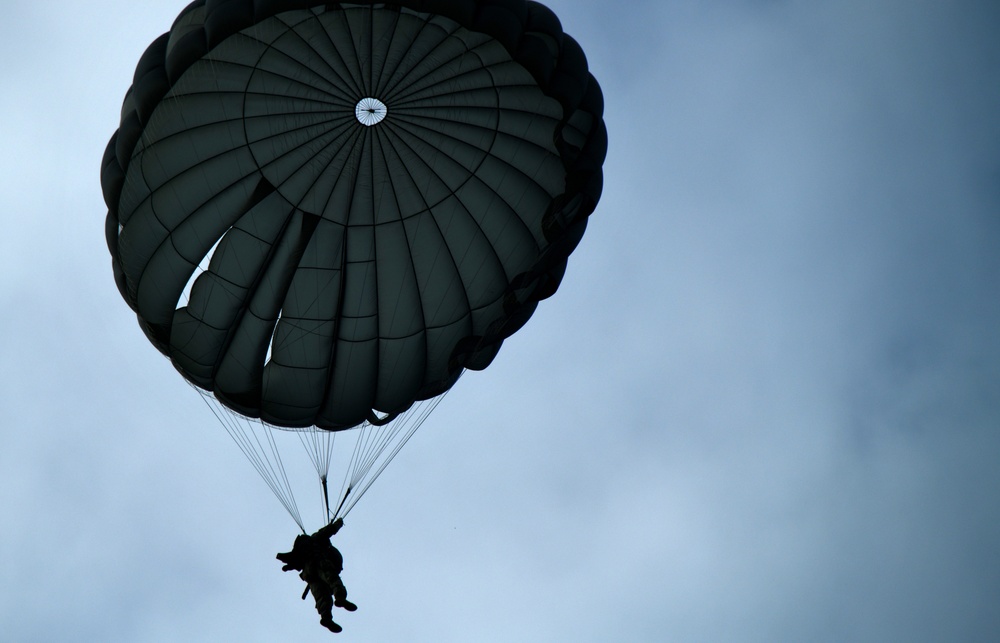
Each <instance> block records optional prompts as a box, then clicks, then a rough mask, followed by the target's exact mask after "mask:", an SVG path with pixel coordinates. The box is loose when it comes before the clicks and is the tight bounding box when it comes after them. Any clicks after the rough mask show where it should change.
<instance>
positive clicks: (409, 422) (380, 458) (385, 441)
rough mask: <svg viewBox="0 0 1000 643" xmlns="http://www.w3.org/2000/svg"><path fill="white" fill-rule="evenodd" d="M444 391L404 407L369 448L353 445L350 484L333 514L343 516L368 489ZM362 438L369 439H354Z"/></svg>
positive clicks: (359, 441)
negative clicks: (360, 461)
mask: <svg viewBox="0 0 1000 643" xmlns="http://www.w3.org/2000/svg"><path fill="white" fill-rule="evenodd" d="M449 390H450V389H449ZM447 394H448V391H445V393H443V394H441V395H439V396H438V397H436V398H434V399H433V400H428V401H427V403H425V404H420V405H418V407H419V408H414V407H411V408H410V409H409V410H407V412H406V413H404V415H403V417H401V418H398V419H397V420H396V421H395V422H393V423H392V425H393V426H392V429H390V430H388V431H385V432H382V433H384V435H381V436H380V437H379V438H378V439H375V440H374V444H375V445H376V447H375V448H374V449H373V450H369V449H361V450H359V449H358V448H356V449H355V453H354V456H352V463H351V467H349V468H348V470H349V472H350V471H352V470H353V472H354V473H353V475H352V476H351V482H350V484H347V490H346V491H345V493H344V496H343V499H342V500H341V502H340V506H339V507H337V511H336V512H335V514H334V516H335V517H340V518H343V517H345V516H347V514H348V513H350V511H351V509H353V508H354V505H356V504H357V503H358V501H359V500H361V498H362V497H363V496H364V495H365V493H367V491H368V489H370V488H371V486H372V484H374V483H375V480H377V479H378V478H379V476H381V475H382V472H383V471H385V469H386V467H387V466H389V463H390V462H392V460H393V459H394V458H395V457H396V455H398V454H399V452H400V450H402V448H403V446H404V445H406V443H407V442H408V441H409V440H410V438H411V437H413V434H414V433H416V431H417V429H419V428H420V426H421V425H422V424H423V423H424V422H425V421H426V420H427V418H428V416H430V414H431V413H432V412H433V411H434V409H436V408H437V405H438V404H440V403H441V400H443V399H444V397H445V395H447ZM369 428H370V427H368V426H365V427H364V428H363V429H362V431H367V430H368V429H369ZM404 429H405V430H404ZM400 433H402V434H403V437H402V438H401V439H398V435H399V434H400ZM363 442H366V443H369V444H371V443H372V441H371V440H368V439H365V440H362V439H361V438H359V439H358V444H359V445H361V444H362V443H363ZM393 442H394V444H393V445H392V448H391V450H390V451H389V452H388V453H383V450H384V449H385V448H386V447H387V446H388V445H390V444H392V443H393ZM357 460H362V461H364V464H363V465H361V466H358V467H355V466H354V465H355V462H356V461H357ZM375 465H378V466H377V468H375V471H374V473H371V470H372V468H373V467H375Z"/></svg>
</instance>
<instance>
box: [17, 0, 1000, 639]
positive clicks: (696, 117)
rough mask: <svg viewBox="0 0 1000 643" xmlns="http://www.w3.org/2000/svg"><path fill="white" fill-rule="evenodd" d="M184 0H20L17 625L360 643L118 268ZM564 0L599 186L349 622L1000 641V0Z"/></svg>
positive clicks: (395, 486) (48, 632)
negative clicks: (305, 593) (112, 171)
mask: <svg viewBox="0 0 1000 643" xmlns="http://www.w3.org/2000/svg"><path fill="white" fill-rule="evenodd" d="M183 4H184V3H183V2H168V1H165V0H157V1H155V2H152V1H151V2H144V3H125V2H118V1H114V2H112V1H110V0H107V1H95V2H90V3H78V2H65V1H56V2H51V3H47V4H46V5H45V6H44V7H43V6H41V5H37V6H36V4H34V3H23V2H19V3H16V4H14V5H13V6H11V7H7V8H6V9H5V11H6V13H7V19H5V20H4V21H3V22H2V24H0V36H2V37H0V56H2V59H3V60H4V61H6V64H4V65H3V66H2V67H0V74H2V80H3V87H4V91H3V92H2V93H0V115H2V118H0V132H2V138H3V141H4V143H5V148H6V154H4V155H3V156H2V157H0V172H2V176H4V177H5V179H4V183H3V186H4V189H3V190H2V193H0V199H2V205H3V212H4V213H5V214H4V221H5V227H6V229H7V234H6V235H4V236H3V238H2V239H0V250H2V252H0V275H2V276H0V304H2V306H3V309H4V310H5V311H6V314H5V315H3V317H2V318H0V351H2V354H3V355H4V359H3V370H2V378H3V379H2V388H0V412H2V417H3V418H4V420H3V423H2V429H0V436H2V442H0V515H2V516H3V524H4V528H3V529H2V530H0V555H2V557H3V559H4V561H5V564H4V565H3V566H2V567H0V630H2V631H4V632H6V633H7V634H5V636H7V637H9V640H12V641H23V642H38V643H41V642H50V641H51V642H55V641H70V640H72V641H88V642H89V641H138V642H166V641H178V640H187V641H223V640H241V641H278V640H302V641H310V640H325V639H327V638H328V637H330V636H332V635H331V634H330V633H329V632H326V631H325V630H323V629H321V628H320V627H319V625H318V624H317V623H316V620H317V619H316V616H315V612H314V611H313V610H312V607H311V605H310V604H309V603H307V602H305V603H304V602H301V601H299V599H298V596H299V592H300V591H301V587H300V585H301V583H300V581H298V579H296V578H294V577H292V576H291V575H289V574H285V575H282V574H281V572H280V566H279V565H278V563H277V562H276V561H275V560H274V559H273V555H274V553H275V552H277V551H279V550H285V549H286V548H287V546H288V544H290V542H291V539H292V538H293V537H294V534H295V532H296V527H295V525H294V523H293V522H292V521H291V520H290V519H289V518H288V517H287V515H286V514H285V513H284V510H283V509H282V508H281V507H280V505H278V503H277V502H276V501H275V500H274V499H273V497H272V496H271V495H270V493H269V492H268V490H267V488H266V487H265V486H264V485H263V484H262V483H261V482H260V480H259V479H258V478H257V476H256V474H255V473H254V472H253V470H252V469H251V467H250V466H249V465H248V464H247V463H246V461H245V460H244V459H243V456H242V455H241V454H240V453H239V451H238V449H236V447H235V446H234V445H233V444H232V443H231V441H230V439H229V437H228V436H227V435H226V434H225V432H224V431H223V430H222V428H221V427H220V426H218V424H217V423H216V420H215V418H214V417H213V416H212V415H211V413H210V412H209V411H208V409H207V408H205V406H204V405H203V404H202V402H201V401H200V400H199V398H198V396H197V395H196V394H195V393H194V392H192V391H191V390H190V388H189V387H188V386H187V385H186V384H185V383H184V382H183V381H182V380H181V378H180V377H179V376H178V375H177V373H176V372H175V371H174V370H173V368H172V367H171V366H170V365H169V363H167V361H166V360H164V359H163V358H162V357H161V356H160V355H159V354H158V353H157V352H156V351H155V350H154V349H153V348H152V347H151V346H149V344H148V343H147V342H146V340H145V338H144V336H143V335H142V332H141V331H140V329H139V328H138V325H137V324H136V323H135V318H134V316H133V315H132V314H131V311H130V310H129V309H128V307H127V306H126V305H125V304H124V302H123V301H122V300H121V298H120V297H119V295H118V292H117V290H116V288H115V286H114V280H113V278H112V273H111V265H110V257H109V255H108V253H107V249H106V247H105V244H104V231H103V226H104V216H105V213H106V208H105V206H104V203H103V200H102V197H101V191H100V182H99V168H100V161H101V156H102V154H103V151H104V146H105V145H106V143H107V140H108V137H109V136H110V135H111V133H112V132H113V131H114V129H115V128H116V127H117V122H118V113H119V110H120V106H121V100H122V97H123V94H124V91H125V90H126V88H127V87H128V86H129V84H130V82H131V76H132V72H133V70H134V66H135V63H136V61H137V60H138V57H139V55H140V54H141V53H142V51H143V50H144V48H145V46H146V45H147V44H148V42H149V41H151V40H152V39H153V38H155V37H156V36H157V35H159V34H160V33H161V32H163V31H165V30H166V29H167V28H168V27H169V25H170V23H171V22H172V20H173V18H174V16H175V15H176V14H177V12H178V11H180V9H181V8H182V7H183ZM549 4H550V6H551V7H552V8H553V9H554V10H555V11H556V13H557V14H558V15H559V16H560V18H561V20H562V22H563V26H564V28H565V29H566V31H567V32H569V33H570V34H572V35H573V36H574V37H576V38H577V39H578V40H579V41H580V42H581V44H582V45H583V47H584V49H585V51H586V52H587V55H588V58H589V62H590V66H591V69H592V71H593V73H594V74H595V76H596V77H597V78H598V80H599V81H600V82H601V85H602V87H603V89H604V93H605V97H606V105H607V107H606V113H605V120H606V122H607V125H608V130H609V135H610V150H609V155H608V159H607V163H606V165H605V192H604V196H603V199H602V201H601V203H600V205H599V207H598V210H597V212H596V213H595V214H594V215H593V218H592V220H591V224H590V227H589V229H588V232H587V236H586V237H585V238H584V241H583V242H582V244H581V246H580V247H579V249H578V250H577V252H576V253H575V254H574V255H573V257H572V259H571V262H570V267H569V270H568V273H567V277H566V279H565V281H564V282H563V285H562V287H561V289H560V291H559V292H558V293H557V295H556V296H555V297H553V298H552V299H550V300H548V301H546V302H544V303H543V304H542V305H541V306H540V307H539V310H538V312H537V313H536V315H535V317H534V318H533V319H532V321H531V323H530V324H528V326H526V327H525V328H524V329H523V330H522V331H521V332H519V333H518V334H517V335H516V336H515V337H514V338H512V339H511V340H509V341H508V342H507V343H506V344H505V345H504V348H503V350H502V351H501V353H500V355H499V357H498V358H497V360H496V362H495V363H494V364H493V365H492V366H491V367H490V368H489V369H488V370H487V371H485V372H482V373H472V374H469V375H468V376H467V377H464V378H463V379H462V380H461V382H460V383H459V384H458V386H457V387H456V388H455V390H454V391H453V392H452V393H451V394H450V395H449V396H448V397H447V399H446V400H445V401H444V402H443V403H442V404H441V406H440V407H439V408H438V409H437V411H435V413H434V414H433V415H432V416H431V419H430V420H429V421H428V422H427V423H426V424H425V425H424V426H423V428H422V429H421V430H420V431H419V432H418V433H417V434H416V436H415V437H414V438H413V440H412V441H411V442H410V444H408V445H407V447H406V448H405V449H404V450H403V452H402V453H401V454H400V456H399V457H398V458H397V459H396V460H395V461H394V462H393V464H392V465H391V466H390V467H389V469H388V470H387V471H386V473H385V474H384V475H383V476H382V477H381V478H380V479H379V481H378V482H377V483H376V485H375V486H374V487H373V488H372V490H371V491H370V492H369V493H368V495H366V496H365V498H364V500H363V501H362V502H361V504H359V505H358V507H357V508H356V509H355V510H354V511H353V512H352V513H351V514H350V516H349V517H348V521H347V523H348V524H347V526H346V527H345V529H344V531H343V532H342V533H341V534H340V535H338V536H337V541H338V544H339V545H340V547H341V549H342V551H343V552H344V555H345V559H346V570H345V573H344V580H345V582H346V584H347V586H348V588H349V589H350V591H351V596H352V598H353V599H354V600H355V602H357V603H358V605H359V606H360V609H359V611H358V612H356V613H354V614H342V615H341V617H340V618H339V619H338V621H339V622H340V623H341V624H342V625H344V627H345V632H344V633H343V634H341V635H339V637H340V640H344V641H379V642H384V641H407V642H413V641H434V642H446V641H510V640H518V641H539V642H541V641H581V642H584V641H593V642H604V641H776V640H777V641H803V640H809V641H885V640H910V641H917V640H921V641H923V640H926V641H953V640H963V641H987V640H995V638H996V636H997V635H998V633H1000V610H997V608H996V606H997V605H1000V547H998V546H997V543H998V542H1000V505H998V503H997V500H996V497H997V493H998V491H1000V469H998V467H997V466H996V463H997V461H998V458H1000V333H998V328H1000V297H998V296H997V292H998V284H1000V252H998V249H1000V118H998V116H997V114H1000V43H998V41H997V39H996V38H995V34H996V32H997V29H998V27H1000V10H998V9H997V8H995V7H991V6H990V5H989V3H982V2H954V3H934V2H923V1H918V2H903V1H902V0H886V1H885V2H880V3H874V4H873V3H866V2H842V3H834V4H830V3H825V4H824V3H812V2H791V1H786V2H782V1H770V2H759V1H758V2H751V1H749V0H747V1H735V0H733V1H723V0H719V1H705V2H645V1H636V2H630V3H610V2H596V1H593V0H585V1H583V0H577V1H575V2H571V1H570V0H562V1H559V2H551V3H549ZM820 5H823V6H820Z"/></svg>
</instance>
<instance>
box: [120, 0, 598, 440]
mask: <svg viewBox="0 0 1000 643" xmlns="http://www.w3.org/2000/svg"><path fill="white" fill-rule="evenodd" d="M602 112H603V100H602V96H601V91H600V88H599V86H598V84H597V82H596V81H595V80H594V78H593V77H592V76H591V75H590V73H589V72H588V70H587V63H586V58H585V56H584V54H583V52H582V50H581V49H580V47H579V45H577V43H576V42H575V41H574V40H573V39H572V38H570V37H569V36H567V35H565V34H564V33H563V32H562V29H561V26H560V24H559V21H558V19H557V18H556V16H555V15H554V14H553V13H552V12H551V11H550V10H549V9H547V8H545V7H544V6H542V5H541V4H538V3H535V2H525V1H524V0H399V1H397V2H377V3H375V2H367V1H365V0H355V1H354V2H350V3H336V2H333V3H331V2H314V1H310V0H228V1H227V0H197V1H196V2H192V3H191V4H190V5H188V6H187V8H185V9H184V10H183V11H182V12H181V14H180V16H179V17H178V18H177V20H176V21H175V23H174V25H173V27H172V28H171V30H170V31H169V32H168V33H166V34H164V35H163V36H161V37H160V38H158V39H156V40H155V41H154V42H153V43H152V44H151V45H150V46H149V48H148V49H147V50H146V52H145V54H144V55H143V56H142V58H141V60H140V62H139V64H138V67H137V68H136V72H135V77H134V80H133V85H132V87H131V88H130V90H129V91H128V93H127V95H126V98H125V102H124V105H123V108H122V116H121V124H120V128H119V129H118V131H117V132H116V133H115V134H114V136H113V137H112V138H111V141H110V143H109V144H108V147H107V151H106V153H105V157H104V162H103V169H102V175H101V182H102V185H103V189H104V196H105V200H106V202H107V205H108V210H109V212H108V217H107V240H108V246H109V248H110V251H111V255H112V263H113V266H114V271H115V278H116V281H117V284H118V288H119V290H120V291H121V294H122V296H123V297H124V298H125V300H126V301H127V302H128V304H129V305H130V306H131V307H132V308H133V310H134V311H135V312H136V314H137V315H138V318H139V322H140V324H141V326H142V328H143V329H144V331H145V332H146V334H147V336H148V337H149V339H150V341H151V342H152V343H153V344H154V345H155V346H156V347H157V348H158V349H159V350H160V351H162V352H163V353H164V354H165V355H167V356H168V357H169V358H170V359H171V360H172V362H173V364H174V365H175V367H176V368H177V369H178V370H179V371H180V372H181V374H182V375H183V376H184V377H185V378H186V379H187V380H188V381H189V382H191V383H192V384H194V385H196V386H198V387H200V388H202V389H204V390H206V391H211V392H212V393H213V394H214V396H215V397H216V398H217V399H218V400H219V401H221V402H222V403H223V404H225V405H226V406H228V407H229V408H230V409H232V410H234V411H236V412H238V413H240V414H243V415H246V416H249V417H254V418H261V419H262V420H263V421H265V422H267V423H270V424H273V425H277V426H283V427H308V426H318V427H321V428H325V429H330V430H338V429H344V428H349V427H353V426H356V425H359V424H361V423H363V422H365V421H366V420H370V421H372V422H378V421H379V420H380V419H385V418H384V414H388V415H389V417H392V416H393V415H395V414H397V413H401V412H403V411H405V410H406V409H408V408H409V407H410V406H411V405H412V404H413V403H414V401H416V400H423V399H428V398H431V397H434V396H437V395H440V394H441V393H443V392H444V391H446V390H447V389H448V388H449V387H450V386H451V385H452V384H453V383H454V382H455V381H456V380H457V378H458V376H459V374H460V373H461V372H462V370H463V369H477V370H478V369H482V368H485V367H486V366H487V365H489V363H490V362H491V361H492V359H493V358H494V357H495V355H496V353H497V351H498V350H499V348H500V345H501V343H502V342H503V340H504V339H505V338H507V337H509V336H510V335H511V334H512V333H514V332H515V331H516V330H517V329H519V328H520V327H521V326H522V325H523V324H524V323H525V322H526V321H527V320H528V318H529V317H530V316H531V314H532V313H533V311H534V309H535V307H536V305H537V303H538V301H539V300H541V299H544V298H546V297H548V296H550V295H552V294H553V293H554V292H555V290H556V288H557V286H558V284H559V282H560V279H561V278H562V275H563V272H564V270H565V267H566V261H567V258H568V256H569V254H570V252H572V250H573V249H574V248H575V247H576V245H577V243H578V242H579V240H580V238H581V236H582V235H583V232H584V229H585V227H586V224H587V217H588V216H589V215H590V214H591V212H593V210H594V208H595V206H596V204H597V201H598V199H599V197H600V193H601V187H602V170H601V165H602V163H603V159H604V155H605V152H606V148H607V135H606V131H605V127H604V122H603V120H602Z"/></svg>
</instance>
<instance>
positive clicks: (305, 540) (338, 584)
mask: <svg viewBox="0 0 1000 643" xmlns="http://www.w3.org/2000/svg"><path fill="white" fill-rule="evenodd" d="M343 526H344V521H343V519H341V518H337V519H336V520H334V521H332V522H331V523H330V524H328V525H327V526H325V527H323V528H322V529H320V530H319V531H317V532H316V533H314V534H312V535H306V534H300V535H299V536H296V538H295V542H294V543H293V544H292V551H290V552H287V553H284V554H278V555H277V556H276V558H277V559H278V560H280V561H281V562H283V563H285V564H284V566H282V568H281V571H284V572H287V571H290V570H293V569H294V570H296V571H298V572H299V578H301V579H302V580H304V581H305V582H306V589H305V591H304V592H302V600H305V598H306V595H308V594H309V592H312V595H313V598H314V599H316V611H317V612H319V617H320V618H319V622H320V624H321V625H323V627H325V628H326V629H328V630H330V631H331V632H340V631H342V630H343V629H344V628H342V627H340V626H339V625H337V624H336V623H334V622H333V614H332V612H333V606H334V605H336V606H337V607H342V608H344V609H345V610H347V611H348V612H353V611H354V610H356V609H358V606H357V605H355V604H354V603H352V602H350V601H349V600H347V588H346V587H344V582H343V581H342V580H340V572H342V571H344V557H343V556H342V555H341V554H340V551H339V550H338V549H337V548H336V547H334V546H333V544H332V543H331V542H330V538H331V537H332V536H333V535H334V534H336V533H337V532H338V531H340V528H341V527H343Z"/></svg>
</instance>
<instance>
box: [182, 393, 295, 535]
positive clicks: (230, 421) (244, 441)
mask: <svg viewBox="0 0 1000 643" xmlns="http://www.w3.org/2000/svg"><path fill="white" fill-rule="evenodd" d="M191 387H192V388H194V389H195V390H196V391H198V393H199V394H200V395H201V397H202V400H204V402H205V405H206V406H208V408H209V409H210V410H211V411H212V414H213V415H215V417H216V419H217V420H218V421H219V423H220V424H221V425H222V426H223V428H224V429H225V430H226V433H228V434H229V437H230V438H232V440H233V442H235V443H236V446H238V447H239V449H240V451H242V452H243V455H244V456H245V457H246V459H247V460H248V461H249V462H250V464H251V465H252V466H253V468H254V469H256V471H257V474H258V475H259V476H260V477H261V479H262V480H263V481H264V483H265V484H266V485H267V486H268V488H269V489H270V490H271V492H272V493H273V494H274V496H275V498H277V499H278V502H280V503H281V505H282V506H283V507H284V508H285V511H287V512H288V515H290V516H291V517H292V520H294V521H295V524H297V525H298V526H299V529H301V530H302V531H303V532H305V527H304V525H303V523H302V516H301V514H300V513H299V508H298V506H297V505H296V503H295V497H294V495H293V494H292V489H291V484H290V483H289V481H288V476H287V473H286V472H285V468H284V464H283V463H282V460H281V455H280V453H279V451H278V447H277V444H276V443H275V442H274V437H273V436H272V435H271V433H270V431H268V430H267V429H265V428H263V426H262V427H261V428H262V430H263V431H264V433H265V434H266V437H267V443H268V449H267V450H270V452H271V457H270V458H269V457H268V455H267V450H265V448H264V446H263V445H262V444H261V440H260V436H259V435H258V434H257V432H256V430H254V427H253V425H252V424H251V422H252V420H250V419H249V418H246V419H244V422H245V423H246V427H245V428H244V427H243V426H241V424H240V419H238V418H237V416H236V414H235V413H233V412H232V411H229V410H228V409H224V408H223V412H222V413H220V411H219V408H222V407H221V404H220V403H219V402H218V401H217V400H216V399H215V398H214V397H213V396H212V395H211V394H209V393H207V392H205V391H203V390H202V389H200V388H198V387H196V386H194V385H193V384H192V385H191ZM213 403H214V404H213ZM217 407H218V408H217ZM251 435H252V436H253V438H252V439H251V437H250V436H251ZM255 444H256V448H255V446H254V445H255Z"/></svg>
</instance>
